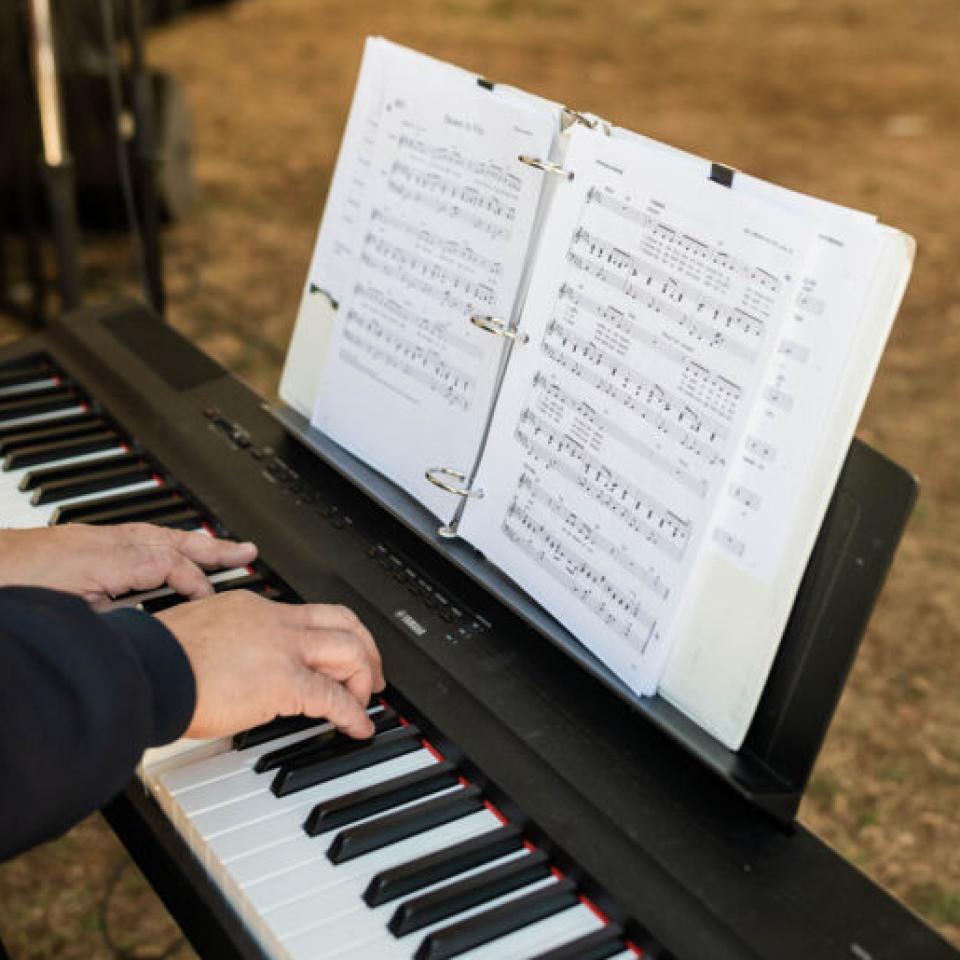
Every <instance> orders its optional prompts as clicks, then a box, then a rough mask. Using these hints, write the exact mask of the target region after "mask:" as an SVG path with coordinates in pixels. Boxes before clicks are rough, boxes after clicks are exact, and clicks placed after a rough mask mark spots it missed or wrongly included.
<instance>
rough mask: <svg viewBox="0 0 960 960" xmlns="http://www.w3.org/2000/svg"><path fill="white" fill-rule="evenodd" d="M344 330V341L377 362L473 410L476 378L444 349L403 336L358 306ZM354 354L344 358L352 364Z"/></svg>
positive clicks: (462, 407) (451, 401) (456, 404)
mask: <svg viewBox="0 0 960 960" xmlns="http://www.w3.org/2000/svg"><path fill="white" fill-rule="evenodd" d="M342 333H343V338H344V340H346V341H347V342H348V343H350V344H352V345H353V346H354V347H355V348H357V349H359V350H362V351H363V352H364V353H365V354H366V355H367V356H368V357H369V358H370V359H372V360H374V361H375V362H376V363H377V364H383V365H384V366H386V367H389V368H391V369H393V370H396V371H398V372H400V373H402V374H403V376H404V377H406V378H409V379H411V380H415V381H417V382H418V383H421V384H423V385H424V386H426V387H428V388H429V389H430V390H431V391H432V392H433V393H436V394H439V395H440V396H441V397H442V398H443V399H444V400H445V401H446V402H447V403H448V404H450V405H451V406H453V407H459V408H460V409H462V410H469V409H470V405H471V400H472V394H473V389H474V381H473V378H472V377H471V376H470V375H469V374H467V373H465V372H464V371H462V370H458V369H457V368H456V367H454V366H453V365H452V364H450V363H449V362H448V361H447V360H446V359H445V358H444V356H443V355H442V354H441V353H440V352H438V351H436V350H430V349H428V348H426V347H424V346H423V345H422V344H419V343H416V342H414V341H412V340H410V339H408V338H406V337H403V336H401V335H400V334H398V333H396V332H395V331H393V330H391V329H389V328H388V327H387V326H386V325H385V324H383V323H381V322H380V321H379V320H377V319H376V318H375V317H373V316H370V315H366V314H362V313H360V312H358V311H357V310H355V309H351V310H349V311H348V312H347V316H346V321H345V324H344V328H343V331H342ZM352 356H353V354H352V353H350V352H349V351H348V352H347V353H344V354H343V359H344V360H345V361H347V362H348V363H350V357H352ZM351 365H353V366H356V364H355V363H354V364H351Z"/></svg>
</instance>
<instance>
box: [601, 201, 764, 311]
mask: <svg viewBox="0 0 960 960" xmlns="http://www.w3.org/2000/svg"><path fill="white" fill-rule="evenodd" d="M587 203H588V204H595V205H596V206H598V207H600V208H601V209H603V210H606V211H608V212H610V213H614V214H616V215H617V216H620V217H623V218H624V219H625V220H628V221H629V222H631V223H634V224H636V225H637V226H638V227H640V230H641V235H642V236H649V237H651V238H653V239H654V240H656V241H657V243H658V244H659V245H661V246H662V247H663V248H665V249H666V250H668V251H670V252H671V253H673V257H672V258H671V259H672V260H674V262H678V263H683V264H685V265H690V266H691V267H692V265H693V264H695V265H696V266H698V267H700V268H701V269H700V271H699V276H694V277H693V279H700V280H701V281H702V280H704V279H709V278H708V277H705V276H704V273H703V271H704V270H705V269H707V268H714V270H715V271H716V273H717V274H719V275H721V276H722V275H729V276H738V277H741V278H743V279H746V280H749V281H750V282H751V283H753V284H755V285H756V286H758V287H759V288H760V289H762V290H764V291H766V292H767V293H769V294H770V295H771V296H776V295H777V294H778V293H779V292H780V287H781V283H780V280H779V278H778V277H775V276H774V275H773V274H772V273H770V272H769V271H768V270H764V269H763V268H762V267H758V266H755V265H753V264H749V263H747V262H746V261H744V260H741V259H740V258H738V257H734V256H731V255H730V254H729V253H727V252H726V251H724V250H721V249H720V248H719V247H717V246H714V245H713V244H709V243H705V242H704V241H703V240H700V239H698V238H697V237H692V236H690V235H689V234H687V233H684V232H682V231H679V230H675V229H674V228H673V227H671V226H670V225H669V224H666V223H663V222H662V221H661V220H659V219H657V218H656V217H652V216H650V215H649V214H646V213H644V212H643V211H642V210H638V209H637V208H636V207H634V206H632V205H631V204H628V203H624V202H623V201H622V200H618V199H617V198H616V197H613V196H611V195H610V194H607V193H604V192H603V191H602V190H598V189H596V188H595V187H592V188H591V189H590V190H589V191H588V192H587ZM691 261H692V264H691V263H690V262H691ZM691 272H693V270H692V269H691Z"/></svg>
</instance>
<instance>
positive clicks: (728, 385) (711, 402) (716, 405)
mask: <svg viewBox="0 0 960 960" xmlns="http://www.w3.org/2000/svg"><path fill="white" fill-rule="evenodd" d="M679 390H680V393H682V394H684V396H687V397H689V398H690V399H691V400H695V401H696V402H697V403H698V404H699V405H700V406H701V407H704V408H706V409H707V410H709V411H711V412H712V413H715V414H716V415H717V416H718V417H722V418H723V419H724V420H732V419H733V418H734V415H735V414H736V411H737V406H738V405H739V403H740V399H741V397H742V394H743V391H742V390H741V388H740V386H739V385H738V384H736V383H733V382H732V381H730V380H728V379H727V378H726V377H723V376H721V375H720V374H718V373H713V372H712V371H710V370H708V369H707V368H706V367H705V366H703V365H702V364H699V363H697V361H696V360H687V361H686V363H684V365H683V373H682V374H681V376H680V385H679Z"/></svg>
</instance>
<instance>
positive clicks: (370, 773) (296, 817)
mask: <svg viewBox="0 0 960 960" xmlns="http://www.w3.org/2000/svg"><path fill="white" fill-rule="evenodd" d="M401 761H403V762H401ZM434 763H436V760H435V759H434V758H433V757H432V756H431V755H430V754H429V753H428V752H427V751H426V750H419V751H417V752H416V753H410V754H407V755H406V756H404V757H397V758H396V759H394V760H388V761H387V762H386V763H383V764H378V765H377V766H376V767H372V768H370V769H368V770H362V771H358V772H357V773H355V774H350V775H349V776H347V777H341V778H338V779H337V780H335V781H332V782H330V783H325V784H319V785H318V786H317V787H313V788H311V789H310V790H303V791H300V792H298V793H293V794H290V795H289V796H287V797H283V798H281V799H278V798H276V797H275V798H274V802H273V806H274V807H275V808H276V810H275V811H274V812H273V813H272V814H271V815H270V816H269V817H267V818H266V819H262V820H260V821H259V822H258V823H256V824H255V825H253V826H247V827H246V828H245V829H243V830H231V831H229V832H227V833H221V834H220V835H219V836H218V837H214V838H213V839H209V840H208V841H207V842H208V844H209V846H210V849H211V851H212V852H213V853H214V855H215V856H216V857H217V858H218V859H219V860H220V862H221V863H223V864H229V863H231V862H232V861H234V860H237V859H239V858H240V857H243V856H247V855H248V854H251V853H254V852H256V851H258V850H262V849H264V848H266V847H269V846H272V845H274V844H276V843H281V842H283V841H285V840H292V839H296V838H298V837H300V836H306V833H305V832H304V830H303V823H304V821H305V820H306V819H307V815H308V814H309V813H310V811H311V810H312V809H313V808H314V806H316V804H318V803H323V802H324V801H326V800H332V799H333V798H334V797H341V796H344V795H345V794H347V793H352V792H353V791H354V790H361V789H363V788H364V787H370V786H373V785H374V784H377V783H382V782H383V781H384V780H389V779H391V778H392V777H399V776H402V775H403V774H405V773H412V772H413V771H414V770H419V769H420V768H421V767H426V766H431V765H432V764H434ZM308 793H309V794H310V796H309V797H306V796H304V795H305V794H308ZM398 809H399V807H398ZM382 815H383V814H377V816H382ZM358 822H359V821H358ZM334 836H336V833H335V832H332V831H331V833H330V834H324V835H322V836H321V837H317V838H316V840H315V842H322V841H323V838H324V837H328V838H332V837H334ZM329 842H330V839H328V840H327V843H328V844H329Z"/></svg>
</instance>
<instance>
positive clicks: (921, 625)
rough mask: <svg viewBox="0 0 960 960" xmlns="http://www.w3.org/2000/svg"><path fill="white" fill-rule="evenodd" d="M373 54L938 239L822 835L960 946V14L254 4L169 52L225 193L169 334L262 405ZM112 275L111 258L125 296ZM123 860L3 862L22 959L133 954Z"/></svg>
mask: <svg viewBox="0 0 960 960" xmlns="http://www.w3.org/2000/svg"><path fill="white" fill-rule="evenodd" d="M370 33H378V34H382V35H385V36H388V37H390V38H392V39H395V40H397V41H399V42H402V43H406V44H409V45H411V46H414V47H416V48H418V49H421V50H424V51H426V52H429V53H432V54H434V55H435V56H438V57H441V58H444V59H448V60H452V61H454V62H457V63H460V64H462V65H464V66H467V67H471V68H473V69H476V70H477V71H480V72H483V73H484V74H486V75H487V76H489V77H491V78H494V79H497V80H504V81H508V82H510V83H513V84H516V85H519V86H522V87H526V88H528V89H531V90H535V91H539V92H542V93H544V94H545V95H547V96H550V97H552V98H555V99H559V100H562V101H564V102H567V103H570V104H572V105H575V106H577V107H581V108H584V109H589V110H592V111H594V112H596V113H600V114H603V115H606V116H608V117H609V118H611V119H613V120H615V121H616V122H618V123H620V124H622V125H624V126H628V127H633V128H634V129H636V130H639V131H642V132H644V133H646V134H648V135H650V136H653V137H656V138H658V139H662V140H665V141H668V142H670V143H673V144H676V145H678V146H680V147H684V148H686V149H689V150H692V151H694V152H697V153H700V154H704V155H708V156H711V157H714V158H717V159H722V160H723V161H725V162H727V163H730V164H732V165H734V166H736V167H740V168H743V169H746V170H749V171H750V172H752V173H755V174H757V175H759V176H761V177H765V178H768V179H771V180H775V181H777V182H780V183H783V184H786V185H788V186H791V187H794V188H796V189H799V190H802V191H805V192H808V193H812V194H817V195H820V196H824V197H827V198H829V199H832V200H835V201H838V202H841V203H846V204H849V205H851V206H855V207H860V208H863V209H867V210H871V211H873V212H875V213H877V214H879V216H880V218H881V219H882V220H884V221H886V222H889V223H892V224H895V225H896V226H899V227H901V228H902V229H904V230H907V231H909V232H910V233H912V234H914V235H915V236H916V237H917V240H918V242H919V246H920V258H919V261H918V264H917V268H916V271H915V274H914V279H913V282H912V284H911V287H910V290H909V292H908V295H907V299H906V302H905V304H904V307H903V310H902V312H901V315H900V318H899V320H898V322H897V326H896V329H895V331H894V334H893V338H892V341H891V343H890V346H889V348H888V350H887V353H886V356H885V358H884V361H883V364H882V367H881V369H880V373H879V376H878V378H877V381H876V384H875V386H874V389H873V393H872V396H871V399H870V402H869V404H868V407H867V410H866V412H865V414H864V417H863V421H862V423H861V427H860V433H861V435H862V436H863V437H864V438H865V439H867V440H868V441H870V442H871V443H873V444H875V445H877V446H878V447H880V448H881V449H882V450H884V451H885V452H886V453H888V454H889V455H891V456H892V457H894V458H895V459H897V460H899V461H900V462H902V463H904V464H906V465H908V466H909V467H910V468H912V469H914V470H915V471H916V472H917V473H918V474H919V475H920V477H921V480H922V482H923V495H922V499H921V501H920V505H919V507H918V509H917V512H916V515H915V518H914V520H913V522H912V524H911V527H910V529H909V531H908V533H907V536H906V539H905V541H904V544H903V546H902V548H901V550H900V553H899V557H898V560H897V562H896V565H895V567H894V570H893V573H892V575H891V577H890V580H889V582H888V584H887V588H886V591H885V593H884V596H883V599H882V601H881V603H880V606H879V609H878V611H877V613H876V615H875V617H874V619H873V622H872V625H871V628H870V630H869V634H868V636H867V638H866V641H865V643H864V647H863V649H862V652H861V654H860V657H859V660H858V663H857V666H856V668H855V670H854V672H853V676H852V678H851V680H850V683H849V685H848V688H847V691H846V693H845V694H844V698H843V701H842V704H841V707H840V711H839V714H838V716H837V719H836V720H835V722H834V725H833V728H832V730H831V732H830V735H829V738H828V741H827V744H826V747H825V749H824V752H823V755H822V757H821V760H820V762H819V764H818V766H817V770H816V773H815V775H814V778H813V782H812V784H811V787H810V790H809V793H808V797H807V799H806V801H805V803H804V805H803V808H802V811H801V818H802V820H803V821H804V822H805V823H806V824H808V825H809V826H810V827H811V828H812V829H814V830H815V831H816V832H817V833H819V834H820V835H821V836H822V837H824V838H825V839H826V840H827V842H829V843H831V844H833V845H834V846H835V847H837V848H838V849H839V850H840V851H841V852H842V853H843V854H844V856H846V857H848V858H850V859H851V860H853V861H854V862H855V863H857V864H858V865H859V866H860V867H862V868H863V869H864V870H865V871H866V872H867V873H869V874H870V875H871V876H872V877H874V878H875V879H876V880H877V881H878V882H879V883H880V884H882V885H883V886H885V887H887V888H888V889H890V890H891V891H892V892H894V893H895V894H896V895H897V896H899V897H900V898H902V899H903V900H905V901H906V902H907V903H908V904H909V905H910V906H912V907H913V908H914V909H915V910H917V911H918V912H919V913H920V914H922V915H923V916H924V917H925V918H926V919H927V920H928V922H930V923H931V924H933V925H935V926H936V927H938V928H939V929H940V930H941V931H942V932H943V933H944V934H945V935H946V936H948V937H949V938H951V939H952V940H953V941H954V942H955V943H958V944H960V822H958V817H957V810H958V809H960V735H958V731H960V700H958V697H957V690H958V686H960V683H958V681H960V669H958V657H957V649H958V648H957V641H958V636H960V627H958V623H960V590H958V584H957V577H958V573H960V483H958V480H957V477H958V475H960V445H958V443H957V436H958V435H960V412H958V407H960V391H958V388H957V374H956V371H957V369H958V368H960V271H958V270H957V267H956V262H957V259H958V257H960V164H958V162H957V160H958V157H960V71H958V69H957V59H958V56H960V6H958V4H957V2H956V0H912V2H911V3H903V2H901V0H804V2H799V0H723V2H707V0H595V2H593V3H577V2H575V0H407V2H405V3H397V4H384V3H381V2H373V0H324V2H322V3H321V2H317V0H246V2H240V3H237V4H235V5H233V6H231V7H228V8H226V9H225V10H222V11H218V12H210V13H205V14H201V15H196V16H193V17H190V18H185V19H183V20H180V21H178V22H176V23H175V24H173V25H172V26H171V27H169V28H167V29H165V30H163V31H161V32H158V33H156V34H155V35H154V36H153V37H152V42H151V56H152V59H153V61H154V63H156V64H158V65H161V66H164V67H166V68H168V69H171V70H173V71H174V72H175V73H176V74H177V75H178V76H179V77H180V78H181V80H182V81H183V82H184V84H185V85H186V88H187V92H188V96H189V99H190V102H191V106H192V108H193V111H194V116H195V123H196V133H195V140H196V150H197V156H196V169H197V173H198V176H199V180H200V184H201V188H202V199H201V200H200V203H199V205H198V206H197V208H196V209H195V211H194V212H193V213H192V214H191V216H190V217H189V218H187V219H186V220H185V221H184V222H182V223H180V224H178V225H177V226H176V227H175V228H173V229H172V230H170V231H169V233H168V234H167V236H166V254H167V269H168V282H169V292H170V301H171V304H170V308H171V309H170V314H171V320H172V322H173V323H174V324H176V325H177V326H178V327H180V328H181V329H183V330H185V331H186V332H187V333H188V334H189V335H190V336H192V337H193V338H194V339H195V340H197V341H198V342H199V343H201V344H202V345H203V346H204V347H205V348H206V349H207V350H209V351H210V352H211V353H213V354H214V355H215V356H217V357H218V358H219V359H220V360H221V361H223V362H224V363H226V364H227V365H228V366H230V367H231V368H233V369H234V370H235V371H237V372H238V373H240V374H241V375H242V376H243V377H245V378H246V379H247V380H248V381H250V382H251V383H252V384H253V385H254V386H255V387H257V388H258V389H259V390H261V391H262V392H265V393H269V392H271V391H272V390H273V388H274V386H275V383H276V379H277V374H278V370H279V364H280V361H281V359H282V356H283V353H284V350H285V348H286V342H287V338H288V336H289V332H290V328H291V324H292V321H293V318H294V316H295V313H296V306H297V299H298V295H299V289H300V285H301V282H302V279H303V276H304V274H305V270H306V265H307V260H308V257H309V254H310V250H311V245H312V242H313V237H314V232H315V229H316V224H317V222H318V219H319V214H320V211H321V209H322V204H323V197H324V193H325V191H326V187H327V184H328V182H329V178H330V174H331V172H332V168H333V165H334V162H335V159H336V150H337V144H338V142H339V137H340V132H341V128H342V124H343V121H344V119H345V114H346V110H347V107H348V104H349V98H350V93H351V90H352V87H353V83H354V78H355V74H356V69H357V66H358V63H359V58H360V52H361V46H362V40H363V37H364V36H365V35H366V34H370ZM111 249H112V252H113V253H115V254H117V255H122V248H121V247H120V246H119V245H116V244H114V245H113V247H112V248H111ZM108 262H109V259H108V258H106V259H105V258H103V257H100V258H99V259H98V260H97V263H98V264H100V265H101V266H97V267H95V270H96V271H99V276H96V277H95V280H97V281H98V282H100V283H101V284H104V283H106V282H107V281H110V278H111V277H112V276H113V274H112V273H111V271H112V270H114V269H115V266H113V265H111V266H110V267H109V269H107V268H106V267H105V266H103V264H105V263H108ZM120 857H121V852H120V850H119V847H118V845H117V844H116V841H114V840H113V839H112V838H111V837H110V836H109V834H108V833H107V831H106V829H105V828H104V827H103V826H102V825H100V824H99V823H98V822H97V821H96V820H91V821H87V822H86V823H85V824H83V825H82V826H81V827H79V828H78V829H76V830H75V831H73V832H72V833H71V834H70V835H68V837H67V838H65V839H63V840H61V841H58V842H56V843H54V844H51V845H49V846H48V847H46V848H44V849H42V850H40V851H37V852H35V853H34V854H32V855H30V856H29V857H26V858H22V859H21V860H20V861H17V862H15V863H12V864H9V865H7V866H5V867H3V868H2V869H0V929H2V930H3V931H4V934H5V936H6V937H8V939H9V941H10V946H11V947H12V948H13V950H14V953H15V955H16V956H21V957H58V958H67V957H101V956H109V951H108V950H107V948H106V947H105V946H104V945H103V942H102V938H101V937H100V934H99V932H98V925H97V920H96V904H97V903H98V901H99V900H100V898H102V896H103V892H104V889H105V885H106V882H107V878H108V874H109V872H110V869H111V865H112V864H113V863H114V862H116V861H117V860H118V858H120ZM128 885H132V886H133V887H136V889H132V890H126V889H124V888H125V887H126V886H128ZM119 886H120V888H121V890H120V892H119V893H118V895H117V896H115V897H114V899H113V909H114V910H115V911H116V914H117V916H116V921H117V923H116V927H117V928H118V929H122V930H124V931H125V935H126V936H128V937H129V938H130V941H131V942H133V943H139V944H141V945H142V947H141V949H140V955H142V956H157V955H158V953H159V952H160V951H161V949H162V948H163V946H164V944H166V943H168V942H169V937H170V936H173V935H175V932H173V931H171V929H170V928H169V927H166V928H164V929H161V928H160V927H158V926H157V924H162V923H163V920H162V916H160V914H159V908H158V907H156V906H150V905H149V894H148V893H147V892H146V891H144V890H143V889H142V886H140V887H137V884H136V881H135V879H134V878H132V877H125V878H124V879H122V880H121V883H120V884H119ZM177 955H178V956H181V957H182V956H186V955H188V950H187V949H186V948H184V949H183V950H182V951H181V952H178V954H177Z"/></svg>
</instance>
